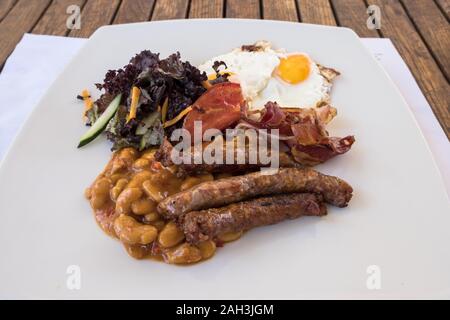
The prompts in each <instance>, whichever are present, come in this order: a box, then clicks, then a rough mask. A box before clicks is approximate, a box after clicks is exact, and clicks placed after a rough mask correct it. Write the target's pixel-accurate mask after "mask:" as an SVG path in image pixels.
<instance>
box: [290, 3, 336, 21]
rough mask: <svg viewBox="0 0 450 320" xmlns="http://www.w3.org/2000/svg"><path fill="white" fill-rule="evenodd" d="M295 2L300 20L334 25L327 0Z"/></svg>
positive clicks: (331, 10)
mask: <svg viewBox="0 0 450 320" xmlns="http://www.w3.org/2000/svg"><path fill="white" fill-rule="evenodd" d="M297 4H298V9H299V12H300V20H301V21H302V22H305V23H314V24H323V25H327V26H335V25H336V19H335V18H334V14H333V8H332V7H331V3H330V1H329V0H297Z"/></svg>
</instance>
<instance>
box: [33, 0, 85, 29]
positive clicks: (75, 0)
mask: <svg viewBox="0 0 450 320" xmlns="http://www.w3.org/2000/svg"><path fill="white" fill-rule="evenodd" d="M85 2H86V0H53V2H52V3H51V4H50V6H49V7H48V9H47V10H46V11H45V13H44V15H43V16H42V17H41V18H40V19H39V22H38V23H37V24H36V26H35V27H34V28H33V30H32V33H35V34H48V35H55V36H65V35H67V34H68V33H69V32H70V29H68V28H67V26H66V21H67V18H68V17H69V15H68V14H67V12H66V10H67V7H68V6H70V5H77V6H79V7H80V8H82V7H83V5H84V3H85Z"/></svg>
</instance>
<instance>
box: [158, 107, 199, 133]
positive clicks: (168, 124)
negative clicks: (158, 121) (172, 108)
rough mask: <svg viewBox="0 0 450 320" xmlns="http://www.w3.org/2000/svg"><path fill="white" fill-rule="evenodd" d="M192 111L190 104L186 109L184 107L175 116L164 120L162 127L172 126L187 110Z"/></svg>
mask: <svg viewBox="0 0 450 320" xmlns="http://www.w3.org/2000/svg"><path fill="white" fill-rule="evenodd" d="M191 111H192V106H189V107H187V108H186V109H184V110H183V111H181V112H180V113H179V114H178V115H177V116H176V117H175V118H173V119H171V120H169V121H166V122H164V125H163V127H164V128H167V127H170V126H173V125H174V124H175V123H177V122H178V121H180V120H181V119H182V118H183V117H184V116H185V115H187V114H188V113H189V112H191Z"/></svg>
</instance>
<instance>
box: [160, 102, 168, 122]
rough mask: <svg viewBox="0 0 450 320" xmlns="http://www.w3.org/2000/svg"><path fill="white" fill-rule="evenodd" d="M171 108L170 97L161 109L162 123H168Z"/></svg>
mask: <svg viewBox="0 0 450 320" xmlns="http://www.w3.org/2000/svg"><path fill="white" fill-rule="evenodd" d="M168 108H169V97H167V98H166V100H164V103H163V106H162V108H161V121H162V123H164V122H166V115H167V109H168Z"/></svg>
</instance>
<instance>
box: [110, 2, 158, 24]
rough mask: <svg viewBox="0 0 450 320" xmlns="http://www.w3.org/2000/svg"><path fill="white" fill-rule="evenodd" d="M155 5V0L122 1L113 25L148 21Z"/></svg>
mask: <svg viewBox="0 0 450 320" xmlns="http://www.w3.org/2000/svg"><path fill="white" fill-rule="evenodd" d="M154 4H155V1H154V0H122V3H121V4H120V7H119V10H117V14H116V17H115V18H114V22H113V23H114V24H119V23H131V22H141V21H148V20H149V19H150V16H151V14H152V10H153V6H154Z"/></svg>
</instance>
